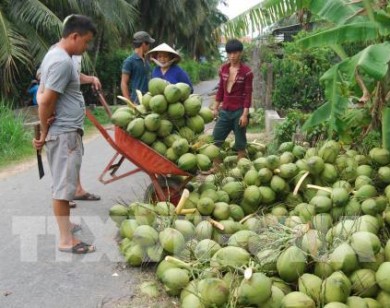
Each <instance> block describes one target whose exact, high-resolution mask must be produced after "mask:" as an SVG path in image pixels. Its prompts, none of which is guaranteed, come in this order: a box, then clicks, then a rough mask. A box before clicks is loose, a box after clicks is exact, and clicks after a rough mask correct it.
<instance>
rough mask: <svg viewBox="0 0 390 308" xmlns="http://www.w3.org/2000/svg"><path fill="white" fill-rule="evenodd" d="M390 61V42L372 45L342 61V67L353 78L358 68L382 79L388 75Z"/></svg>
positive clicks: (377, 78)
mask: <svg viewBox="0 0 390 308" xmlns="http://www.w3.org/2000/svg"><path fill="white" fill-rule="evenodd" d="M389 61H390V43H388V42H385V43H382V44H375V45H370V46H368V47H367V48H365V49H363V50H362V51H361V52H359V53H358V54H356V55H354V56H353V57H351V58H350V59H348V60H346V61H343V62H342V63H340V69H341V70H342V71H343V73H344V74H347V75H349V79H350V80H352V78H353V76H354V74H355V70H356V68H358V69H359V71H364V72H365V73H366V74H368V75H370V76H371V77H373V78H375V79H376V80H380V79H382V78H384V77H385V76H386V73H387V71H388V63H389Z"/></svg>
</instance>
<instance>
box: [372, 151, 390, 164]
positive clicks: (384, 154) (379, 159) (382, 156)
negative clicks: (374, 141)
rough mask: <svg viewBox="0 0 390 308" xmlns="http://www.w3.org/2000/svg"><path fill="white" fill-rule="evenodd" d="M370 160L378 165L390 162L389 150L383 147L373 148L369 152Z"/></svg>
mask: <svg viewBox="0 0 390 308" xmlns="http://www.w3.org/2000/svg"><path fill="white" fill-rule="evenodd" d="M369 156H370V158H371V160H372V161H373V162H374V163H375V164H378V165H380V166H385V165H387V164H389V163H390V152H389V151H388V150H387V149H383V148H373V149H371V150H370V152H369Z"/></svg>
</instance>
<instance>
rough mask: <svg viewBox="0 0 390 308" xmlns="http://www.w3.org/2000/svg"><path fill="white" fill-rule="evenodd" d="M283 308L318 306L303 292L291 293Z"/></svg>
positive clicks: (311, 307) (287, 296) (284, 301)
mask: <svg viewBox="0 0 390 308" xmlns="http://www.w3.org/2000/svg"><path fill="white" fill-rule="evenodd" d="M280 307H281V308H315V307H316V304H315V302H314V300H312V299H311V298H310V297H309V296H307V295H306V294H305V293H302V292H291V293H289V294H287V295H286V296H285V297H284V298H283V299H282V302H281V306H280Z"/></svg>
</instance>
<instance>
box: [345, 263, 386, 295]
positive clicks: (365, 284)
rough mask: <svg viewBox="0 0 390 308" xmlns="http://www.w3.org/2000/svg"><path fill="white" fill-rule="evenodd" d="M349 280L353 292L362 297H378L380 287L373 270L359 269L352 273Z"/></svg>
mask: <svg viewBox="0 0 390 308" xmlns="http://www.w3.org/2000/svg"><path fill="white" fill-rule="evenodd" d="M349 280H350V281H351V284H352V292H353V294H356V295H358V296H361V297H376V295H377V294H378V291H379V288H378V285H377V283H376V278H375V272H374V271H373V270H369V269H358V270H356V271H354V272H353V273H352V274H351V276H350V277H349Z"/></svg>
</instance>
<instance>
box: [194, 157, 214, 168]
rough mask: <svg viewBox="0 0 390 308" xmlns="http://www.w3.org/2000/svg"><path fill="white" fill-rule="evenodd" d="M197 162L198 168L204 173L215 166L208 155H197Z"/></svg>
mask: <svg viewBox="0 0 390 308" xmlns="http://www.w3.org/2000/svg"><path fill="white" fill-rule="evenodd" d="M196 161H197V166H198V168H199V170H202V171H207V170H209V169H210V168H211V167H212V165H213V162H212V161H211V159H210V158H209V157H208V156H207V155H204V154H196Z"/></svg>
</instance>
